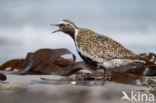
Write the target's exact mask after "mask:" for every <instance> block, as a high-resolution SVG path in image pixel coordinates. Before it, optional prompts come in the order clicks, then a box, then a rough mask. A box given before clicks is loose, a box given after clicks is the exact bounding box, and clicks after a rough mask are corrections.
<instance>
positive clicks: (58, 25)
mask: <svg viewBox="0 0 156 103" xmlns="http://www.w3.org/2000/svg"><path fill="white" fill-rule="evenodd" d="M51 26H57V27H59V29H58V30H56V31H53V32H52V33H56V32H59V31H61V29H60V24H51Z"/></svg>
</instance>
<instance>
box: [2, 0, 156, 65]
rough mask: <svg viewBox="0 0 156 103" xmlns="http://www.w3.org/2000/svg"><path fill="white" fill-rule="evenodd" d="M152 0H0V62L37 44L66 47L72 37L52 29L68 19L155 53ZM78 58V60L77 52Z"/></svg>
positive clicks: (154, 4)
mask: <svg viewBox="0 0 156 103" xmlns="http://www.w3.org/2000/svg"><path fill="white" fill-rule="evenodd" d="M155 10H156V1H155V0H129V1H128V0H79V1H78V0H77V1H76V0H75V1H74V0H0V64H2V63H4V62H5V61H7V60H9V59H13V58H25V56H26V54H27V52H32V51H35V50H37V49H40V48H68V49H69V50H71V51H72V52H73V53H75V54H76V55H77V52H76V49H75V46H74V42H73V40H72V39H71V38H70V37H69V36H67V35H65V34H63V33H55V34H52V33H51V32H52V31H54V30H56V29H57V28H56V27H52V26H50V24H56V23H59V22H60V21H61V20H62V19H70V20H72V21H74V22H75V24H76V25H77V26H80V27H85V28H89V29H92V30H94V31H96V32H98V33H102V34H105V35H107V36H109V37H111V38H113V39H115V40H116V41H118V42H120V43H122V44H123V45H124V46H125V47H126V48H129V49H130V50H132V51H134V52H136V53H144V52H154V53H156V11H155ZM77 57H78V60H81V59H80V57H79V56H78V55H77Z"/></svg>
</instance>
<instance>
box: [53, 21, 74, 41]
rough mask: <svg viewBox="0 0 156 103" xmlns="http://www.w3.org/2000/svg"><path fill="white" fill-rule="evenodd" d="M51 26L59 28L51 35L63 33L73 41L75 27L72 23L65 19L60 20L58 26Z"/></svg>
mask: <svg viewBox="0 0 156 103" xmlns="http://www.w3.org/2000/svg"><path fill="white" fill-rule="evenodd" d="M51 25H52V26H57V27H59V29H58V30H56V31H54V32H52V33H55V32H64V33H66V34H69V35H70V36H71V37H72V38H73V39H74V37H75V32H76V30H77V26H76V25H75V24H74V23H73V22H72V21H70V20H67V19H65V20H62V21H61V22H60V23H59V24H51Z"/></svg>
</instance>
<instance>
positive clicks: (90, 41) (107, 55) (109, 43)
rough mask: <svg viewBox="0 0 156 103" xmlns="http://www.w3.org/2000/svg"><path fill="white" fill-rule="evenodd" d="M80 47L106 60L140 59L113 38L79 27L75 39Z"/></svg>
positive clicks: (89, 53)
mask: <svg viewBox="0 0 156 103" xmlns="http://www.w3.org/2000/svg"><path fill="white" fill-rule="evenodd" d="M75 41H76V42H77V43H76V44H77V46H78V48H81V49H82V51H83V52H84V53H88V55H90V56H92V57H94V58H95V57H97V58H101V59H105V60H111V59H128V58H130V59H139V58H138V57H137V55H136V54H135V53H133V52H132V51H130V50H128V49H126V48H124V47H123V46H122V45H121V44H119V43H118V42H116V41H114V40H112V39H111V38H109V37H107V36H104V35H101V34H98V33H95V32H94V31H91V30H89V29H84V28H79V29H78V35H77V37H76V40H75Z"/></svg>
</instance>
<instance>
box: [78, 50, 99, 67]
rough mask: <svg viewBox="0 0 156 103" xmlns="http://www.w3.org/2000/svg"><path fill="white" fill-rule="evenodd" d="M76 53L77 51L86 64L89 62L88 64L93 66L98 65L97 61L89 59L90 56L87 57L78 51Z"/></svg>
mask: <svg viewBox="0 0 156 103" xmlns="http://www.w3.org/2000/svg"><path fill="white" fill-rule="evenodd" d="M78 53H79V55H80V57H81V58H82V59H83V60H84V62H85V63H87V64H89V65H91V66H93V67H95V68H97V67H98V62H97V61H95V60H93V59H91V58H89V57H87V56H84V55H83V54H81V53H80V52H78Z"/></svg>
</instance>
